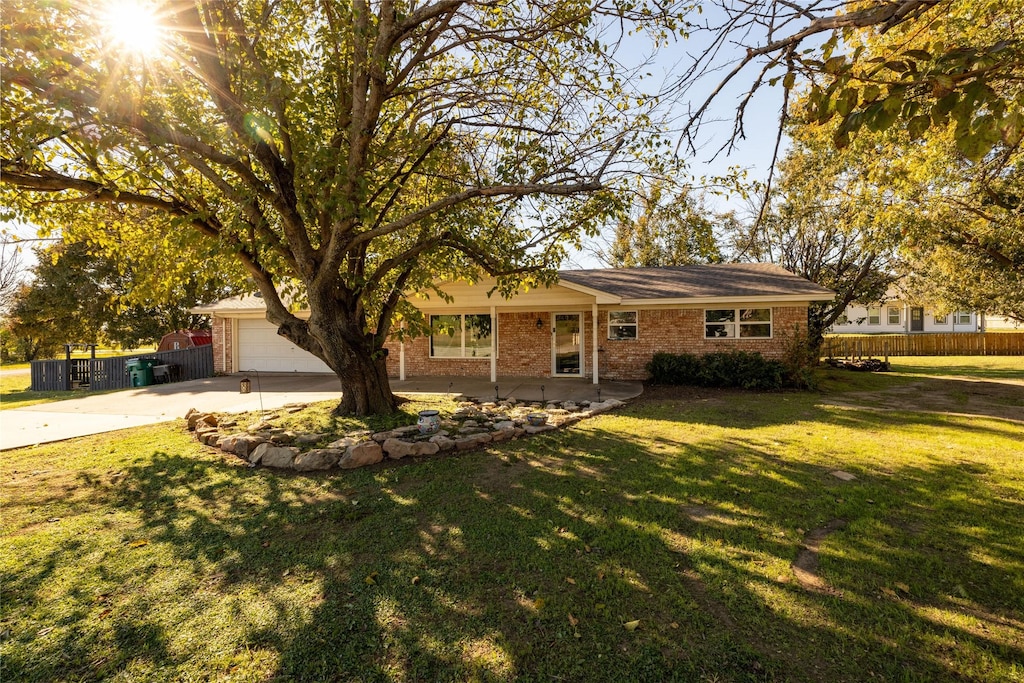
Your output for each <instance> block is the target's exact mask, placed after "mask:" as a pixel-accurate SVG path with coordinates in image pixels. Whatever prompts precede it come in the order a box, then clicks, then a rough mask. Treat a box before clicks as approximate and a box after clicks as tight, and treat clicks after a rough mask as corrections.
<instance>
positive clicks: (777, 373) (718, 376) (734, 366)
mask: <svg viewBox="0 0 1024 683" xmlns="http://www.w3.org/2000/svg"><path fill="white" fill-rule="evenodd" d="M647 372H648V374H650V377H651V381H652V382H653V383H655V384H669V385H679V384H687V385H691V386H698V387H736V388H740V389H759V390H768V391H778V390H779V389H782V388H783V387H785V386H787V385H788V382H787V381H786V378H787V374H788V373H787V372H786V367H785V366H784V365H783V364H782V363H780V362H779V361H776V360H767V359H765V358H764V356H762V355H761V354H759V353H748V352H746V351H729V352H720V353H709V354H706V355H704V356H700V357H698V356H695V355H693V354H691V353H681V354H673V353H656V354H654V357H653V358H651V361H650V362H649V363H648V364H647Z"/></svg>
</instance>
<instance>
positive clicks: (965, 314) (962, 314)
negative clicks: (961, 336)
mask: <svg viewBox="0 0 1024 683" xmlns="http://www.w3.org/2000/svg"><path fill="white" fill-rule="evenodd" d="M953 322H954V323H955V324H957V325H970V324H971V312H970V311H957V312H956V313H954V314H953Z"/></svg>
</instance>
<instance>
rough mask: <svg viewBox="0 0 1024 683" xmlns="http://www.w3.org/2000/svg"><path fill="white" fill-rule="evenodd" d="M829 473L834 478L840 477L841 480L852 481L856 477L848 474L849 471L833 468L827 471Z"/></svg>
mask: <svg viewBox="0 0 1024 683" xmlns="http://www.w3.org/2000/svg"><path fill="white" fill-rule="evenodd" d="M829 474H831V475H832V476H833V477H835V478H836V479H841V480H842V481H853V480H854V479H856V478H857V476H856V475H854V474H850V473H849V472H844V471H842V470H835V471H833V472H829Z"/></svg>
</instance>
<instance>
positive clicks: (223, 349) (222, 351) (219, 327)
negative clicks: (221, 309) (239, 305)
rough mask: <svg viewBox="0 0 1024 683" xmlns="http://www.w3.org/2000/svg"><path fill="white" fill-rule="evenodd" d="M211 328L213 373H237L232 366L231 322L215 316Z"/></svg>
mask: <svg viewBox="0 0 1024 683" xmlns="http://www.w3.org/2000/svg"><path fill="white" fill-rule="evenodd" d="M210 327H211V328H212V330H213V371H214V372H216V373H225V374H230V373H232V372H234V371H235V369H234V368H233V367H232V366H231V345H232V341H233V340H232V335H231V329H232V325H231V320H230V319H229V318H221V317H220V316H216V315H215V316H213V320H212V321H211V323H210Z"/></svg>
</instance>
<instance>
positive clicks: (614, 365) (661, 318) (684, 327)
mask: <svg viewBox="0 0 1024 683" xmlns="http://www.w3.org/2000/svg"><path fill="white" fill-rule="evenodd" d="M551 316H552V314H551V313H549V312H539V311H538V312H515V313H499V314H498V375H499V376H503V377H550V376H551ZM637 317H638V323H639V324H638V328H637V338H636V339H630V340H613V339H608V312H607V309H599V310H598V321H597V322H598V333H597V334H598V337H597V343H598V354H599V363H600V367H599V368H598V370H599V373H600V376H601V377H602V378H607V379H619V380H643V379H646V378H647V371H646V370H645V366H646V365H647V361H649V360H650V359H651V356H653V355H654V354H655V353H658V352H667V353H693V354H697V355H702V354H705V353H712V352H716V351H736V350H739V351H754V352H757V353H760V354H761V355H763V356H765V357H766V358H780V357H782V356H783V355H784V354H785V352H786V346H787V344H788V340H789V339H791V338H792V337H793V334H794V332H796V331H799V332H800V333H805V332H806V331H807V307H806V306H775V307H772V337H771V338H770V339H740V338H734V339H705V338H704V309H703V308H692V309H683V308H666V309H640V310H639V311H638V316H637ZM538 318H540V319H541V320H542V321H543V326H542V328H541V329H537V319H538ZM583 318H584V320H583V327H582V330H581V332H582V334H583V366H584V368H585V375H586V376H588V377H593V367H592V352H593V349H592V348H591V341H592V334H591V325H592V317H591V313H590V311H586V312H585V313H584V316H583ZM387 346H388V374H389V375H390V376H392V377H398V376H399V358H400V353H401V351H400V347H399V344H398V342H397V341H390V342H388V345H387ZM490 372H491V362H490V359H489V358H430V340H429V339H428V338H426V337H419V338H417V339H413V340H411V341H407V342H406V343H405V374H406V376H407V377H415V376H452V377H489V376H490Z"/></svg>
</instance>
